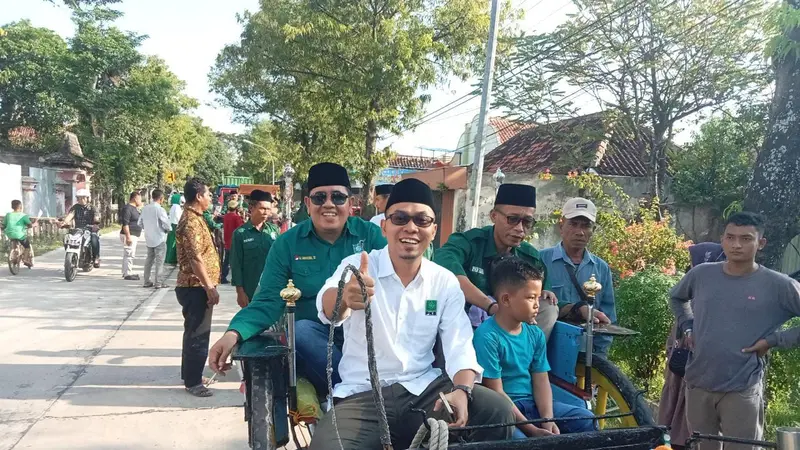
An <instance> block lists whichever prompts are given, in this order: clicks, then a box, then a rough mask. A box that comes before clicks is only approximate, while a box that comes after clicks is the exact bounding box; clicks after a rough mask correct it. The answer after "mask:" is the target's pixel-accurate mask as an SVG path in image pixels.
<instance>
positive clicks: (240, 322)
mask: <svg viewBox="0 0 800 450" xmlns="http://www.w3.org/2000/svg"><path fill="white" fill-rule="evenodd" d="M385 246H386V239H385V238H384V237H383V235H381V231H380V229H379V228H378V227H376V226H374V225H373V224H371V223H369V222H367V221H365V220H363V219H361V218H359V217H349V218H348V219H347V223H346V224H345V228H344V232H343V233H342V235H341V236H340V237H339V239H338V240H337V241H336V242H335V243H333V244H330V243H328V242H327V241H324V240H322V239H320V238H319V237H318V236H317V235H316V233H315V232H314V228H313V226H312V222H311V221H310V220H305V221H303V222H300V223H299V224H297V225H296V226H295V227H294V228H291V229H289V230H288V231H286V232H285V233H283V234H282V235H280V236H279V237H278V239H277V240H276V241H275V242H274V243H273V244H272V246H271V248H270V250H269V255H267V262H266V265H265V269H264V271H263V273H262V274H261V281H260V282H259V286H258V289H257V290H256V292H255V294H254V296H253V298H252V300H251V302H250V304H249V305H248V306H247V307H246V308H244V309H242V310H241V311H239V312H238V313H237V314H236V315H235V316H234V317H233V320H231V324H230V326H229V327H228V329H229V330H235V331H236V332H238V333H239V335H240V336H241V337H242V340H247V339H249V338H251V337H253V336H255V335H257V334H260V333H261V332H262V331H264V330H265V329H267V328H269V327H270V326H272V325H273V324H274V323H275V322H277V321H278V319H279V318H280V317H281V315H282V314H283V311H284V308H285V307H286V303H285V302H284V300H283V299H282V298H281V297H280V292H281V290H282V289H284V288H285V287H286V284H287V283H288V281H289V279H292V280H293V282H294V285H295V286H296V287H297V288H298V289H300V292H301V296H300V299H299V300H298V301H297V310H296V313H295V314H296V315H295V320H304V319H305V320H314V321H317V322H318V321H319V319H318V317H317V293H318V292H319V290H320V289H322V286H323V285H324V284H325V281H326V280H327V279H328V278H329V277H330V276H331V275H333V273H334V272H335V271H336V268H337V267H338V266H339V264H340V263H341V262H342V260H343V259H344V258H346V257H348V256H350V255H352V254H355V253H359V252H361V251H365V252H370V251H372V250H375V249H380V248H383V247H385Z"/></svg>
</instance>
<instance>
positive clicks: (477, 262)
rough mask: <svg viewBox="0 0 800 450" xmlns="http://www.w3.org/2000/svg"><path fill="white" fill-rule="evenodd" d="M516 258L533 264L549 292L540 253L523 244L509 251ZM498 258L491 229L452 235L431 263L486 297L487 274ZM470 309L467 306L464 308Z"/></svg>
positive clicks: (527, 244)
mask: <svg viewBox="0 0 800 450" xmlns="http://www.w3.org/2000/svg"><path fill="white" fill-rule="evenodd" d="M512 253H513V254H514V255H516V256H519V257H521V258H522V259H524V260H526V261H528V262H529V263H531V264H533V266H534V267H536V268H538V269H539V270H541V271H542V273H543V274H544V276H545V279H544V280H545V281H544V289H546V290H550V281H549V280H548V279H547V267H546V266H545V264H544V262H543V261H542V259H541V258H540V257H539V251H538V250H536V248H534V246H532V245H531V244H529V243H527V242H524V241H523V242H522V244H521V245H520V246H519V247H516V248H514V249H513V250H512ZM496 256H497V246H495V244H494V226H493V225H490V226H488V227H483V228H473V229H471V230H469V231H465V232H463V233H454V234H451V235H450V238H448V239H447V243H446V244H444V245H443V246H442V247H441V248H439V249H438V250H436V253H435V256H434V258H433V261H434V262H435V263H436V264H439V265H440V266H442V267H445V268H446V269H448V270H450V271H451V272H453V273H454V274H455V275H456V276H458V275H464V276H466V277H467V278H469V281H471V282H472V284H474V285H475V287H477V288H478V289H480V290H481V292H483V293H484V294H486V295H492V292H491V290H490V289H489V280H487V278H486V274H488V273H489V267H490V265H491V263H492V259H494V258H495V257H496ZM466 306H467V308H469V306H470V304H469V303H467V304H466Z"/></svg>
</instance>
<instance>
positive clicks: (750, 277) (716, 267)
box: [671, 212, 800, 450]
mask: <svg viewBox="0 0 800 450" xmlns="http://www.w3.org/2000/svg"><path fill="white" fill-rule="evenodd" d="M766 242H767V241H766V239H765V238H764V218H763V217H762V216H761V215H758V214H753V213H749V212H742V213H737V214H734V215H732V216H731V217H730V218H729V219H728V221H727V223H726V225H725V232H724V234H723V236H722V248H723V250H724V251H725V255H726V256H727V257H728V260H727V261H726V262H717V263H709V264H701V265H699V266H696V267H694V268H693V269H692V270H691V271H690V272H689V273H687V274H686V276H685V277H684V278H683V279H682V280H681V281H680V283H678V285H677V286H675V288H673V290H672V293H671V296H672V311H673V312H674V314H675V317H676V318H677V322H678V325H679V326H680V329H681V330H682V332H683V334H684V337H685V338H686V341H687V342H688V344H689V348H690V349H691V350H692V355H691V356H690V358H689V363H688V365H687V366H686V375H685V377H684V378H685V380H686V415H687V419H688V422H689V429H690V431H697V432H700V433H702V434H711V435H716V434H719V433H721V434H723V435H725V436H727V437H738V438H744V439H762V435H763V431H764V400H763V391H764V355H766V353H767V352H768V351H769V349H770V348H772V347H778V348H784V349H785V348H792V347H797V346H800V327H795V328H791V329H788V330H783V331H778V330H779V329H780V328H781V326H782V325H783V324H784V323H786V322H787V321H788V320H790V319H792V318H794V317H798V316H800V283H798V282H797V281H794V280H792V279H791V278H789V277H787V276H786V275H784V274H781V273H778V272H775V271H773V270H770V269H767V268H766V267H763V266H761V265H759V264H757V263H756V261H755V258H756V253H757V252H758V250H760V249H762V248H764V245H765V244H766ZM721 448H722V444H721V443H717V442H704V443H701V444H700V450H712V449H714V450H717V449H721ZM750 448H752V447H751V446H747V445H730V444H726V446H725V449H726V450H730V449H742V450H744V449H750Z"/></svg>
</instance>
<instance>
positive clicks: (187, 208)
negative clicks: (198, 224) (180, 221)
mask: <svg viewBox="0 0 800 450" xmlns="http://www.w3.org/2000/svg"><path fill="white" fill-rule="evenodd" d="M183 209H184V210H185V211H191V212H193V213H195V214H197V215H198V216H202V215H203V213H204V212H205V211H200V210H199V209H196V208H195V207H194V206H189V205H184V207H183Z"/></svg>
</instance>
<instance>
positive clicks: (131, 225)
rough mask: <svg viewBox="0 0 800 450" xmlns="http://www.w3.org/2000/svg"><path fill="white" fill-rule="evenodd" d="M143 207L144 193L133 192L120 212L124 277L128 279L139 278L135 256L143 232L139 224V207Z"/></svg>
mask: <svg viewBox="0 0 800 450" xmlns="http://www.w3.org/2000/svg"><path fill="white" fill-rule="evenodd" d="M141 207H142V194H140V193H139V192H136V191H134V192H131V195H130V196H129V197H128V203H127V204H126V205H125V206H123V207H122V211H120V212H119V222H120V224H122V229H121V230H120V232H119V240H120V242H122V246H123V247H122V278H124V279H126V280H138V279H139V275H135V274H134V273H133V258H135V257H136V244H137V243H138V242H139V236H141V234H142V227H140V226H139V215H140V214H139V208H141Z"/></svg>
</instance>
